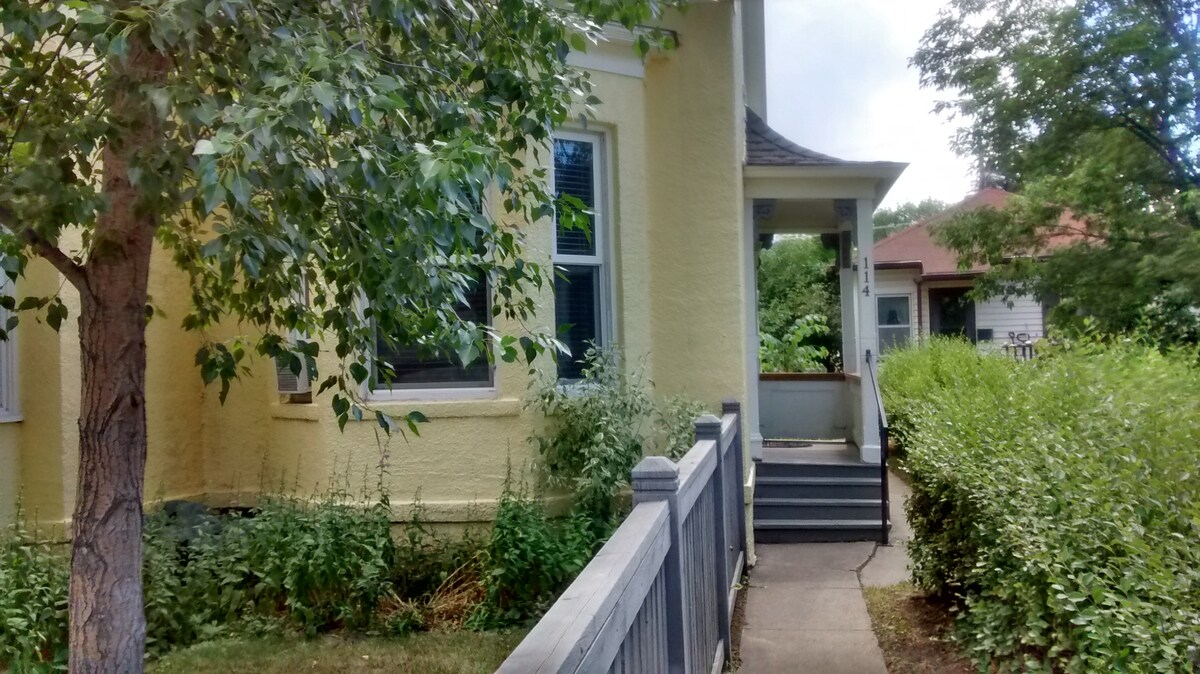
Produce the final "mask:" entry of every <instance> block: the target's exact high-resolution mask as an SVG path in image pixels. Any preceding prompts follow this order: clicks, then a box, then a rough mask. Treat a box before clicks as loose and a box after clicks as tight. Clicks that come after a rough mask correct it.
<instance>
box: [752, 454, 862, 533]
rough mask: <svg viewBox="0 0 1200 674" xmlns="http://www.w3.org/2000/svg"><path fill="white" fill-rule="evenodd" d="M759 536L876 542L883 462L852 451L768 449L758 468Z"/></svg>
mask: <svg viewBox="0 0 1200 674" xmlns="http://www.w3.org/2000/svg"><path fill="white" fill-rule="evenodd" d="M755 470H756V474H757V479H756V480H755V488H754V539H755V540H756V541H759V542H762V543H823V542H843V541H877V540H879V538H880V527H881V523H880V519H881V518H880V509H881V507H882V500H881V499H882V495H883V490H882V487H881V485H880V481H879V466H878V465H876V464H867V463H861V462H859V461H858V460H857V457H853V456H852V455H851V454H850V453H849V452H846V453H845V454H844V455H843V454H840V453H839V454H831V453H830V452H827V451H826V452H820V453H818V452H805V450H802V449H799V450H775V451H768V452H766V455H765V456H764V460H763V461H761V462H759V463H758V465H757V467H756V469H755Z"/></svg>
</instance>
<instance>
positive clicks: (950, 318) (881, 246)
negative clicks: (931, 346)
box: [874, 188, 1048, 350]
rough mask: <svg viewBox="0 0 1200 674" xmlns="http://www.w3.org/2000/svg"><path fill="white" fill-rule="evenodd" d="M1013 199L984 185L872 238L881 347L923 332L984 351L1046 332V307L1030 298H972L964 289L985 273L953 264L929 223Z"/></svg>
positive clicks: (953, 258)
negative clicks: (965, 341) (909, 223)
mask: <svg viewBox="0 0 1200 674" xmlns="http://www.w3.org/2000/svg"><path fill="white" fill-rule="evenodd" d="M1011 196H1012V194H1010V193H1009V192H1005V191H1004V190H1000V189H994V188H989V189H983V190H980V191H978V192H976V193H975V194H972V195H971V196H969V197H967V198H966V199H965V200H963V201H962V202H961V203H959V204H957V205H955V206H953V207H952V208H950V209H948V210H947V211H946V212H945V213H942V214H939V215H936V216H933V217H931V218H927V219H926V220H923V221H921V222H919V223H917V224H915V225H913V226H911V227H907V228H905V229H902V230H900V231H899V232H896V233H894V234H892V235H891V236H888V237H887V238H885V239H882V240H880V241H878V242H876V243H875V254H874V256H875V260H874V266H875V305H876V311H877V314H876V316H877V321H878V329H879V343H880V347H881V349H883V350H886V349H888V348H889V347H892V346H896V345H903V344H908V343H909V342H912V341H915V340H919V339H921V338H923V337H926V336H928V335H961V336H963V337H966V338H967V339H969V340H971V341H972V342H975V343H977V344H979V345H981V346H983V347H985V348H988V347H1001V346H1002V345H1004V344H1009V343H1012V341H1013V337H1017V338H1020V339H1021V340H1022V341H1033V340H1037V339H1039V338H1041V337H1043V336H1045V334H1046V330H1045V319H1046V312H1047V309H1048V307H1046V306H1043V305H1042V304H1041V303H1039V302H1038V301H1037V300H1035V299H1034V298H1032V297H1012V298H1009V299H1008V301H1005V299H1004V298H1002V297H992V298H990V299H988V300H986V301H982V302H978V301H975V300H973V299H971V298H970V297H969V296H968V293H969V292H970V291H971V289H972V288H974V286H975V279H976V278H978V277H979V275H980V274H982V273H984V272H985V271H987V267H986V266H982V265H976V266H974V267H972V268H970V269H965V270H964V269H959V266H958V256H957V255H956V254H955V253H954V252H953V251H951V250H949V249H947V248H945V247H944V246H942V245H941V244H939V243H938V242H937V241H935V240H934V237H933V234H932V233H931V232H930V227H931V226H933V225H936V224H937V223H939V222H941V221H943V220H944V219H945V218H947V217H948V216H949V215H951V214H953V213H958V212H962V211H969V210H976V209H983V208H994V209H1001V208H1003V207H1004V204H1005V202H1007V201H1008V199H1009V198H1010V197H1011Z"/></svg>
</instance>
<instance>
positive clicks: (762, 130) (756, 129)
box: [746, 108, 860, 166]
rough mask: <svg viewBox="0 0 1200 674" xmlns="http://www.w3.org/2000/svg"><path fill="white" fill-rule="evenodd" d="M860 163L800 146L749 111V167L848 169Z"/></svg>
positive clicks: (747, 111)
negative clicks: (846, 166) (828, 167)
mask: <svg viewBox="0 0 1200 674" xmlns="http://www.w3.org/2000/svg"><path fill="white" fill-rule="evenodd" d="M857 163H860V162H853V161H847V160H845V159H838V158H837V157H831V156H829V155H827V154H821V153H820V152H815V151H813V150H810V149H808V148H806V147H802V146H800V145H797V144H795V143H793V142H792V141H790V140H788V139H787V138H784V137H783V135H781V134H780V133H779V132H778V131H776V130H774V129H772V128H771V127H769V126H767V123H766V122H765V121H763V119H762V117H759V116H758V115H757V114H756V113H755V112H754V111H753V110H751V109H750V108H746V165H747V166H845V165H849V164H857Z"/></svg>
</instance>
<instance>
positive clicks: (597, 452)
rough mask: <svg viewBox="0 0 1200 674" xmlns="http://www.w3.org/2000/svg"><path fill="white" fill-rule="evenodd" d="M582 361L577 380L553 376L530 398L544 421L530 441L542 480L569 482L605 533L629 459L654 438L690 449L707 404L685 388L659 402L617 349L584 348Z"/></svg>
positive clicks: (660, 446) (671, 450)
mask: <svg viewBox="0 0 1200 674" xmlns="http://www.w3.org/2000/svg"><path fill="white" fill-rule="evenodd" d="M584 363H585V364H584V368H583V380H582V381H580V382H578V383H575V384H571V385H569V386H562V385H560V384H559V382H558V381H557V380H553V381H548V382H545V383H543V384H542V385H541V387H540V388H539V389H537V390H536V392H535V394H534V397H533V399H532V400H531V401H530V402H529V405H530V406H531V407H533V408H535V409H537V410H538V411H539V412H541V413H542V414H544V415H545V416H546V420H547V424H546V428H545V429H544V430H543V431H541V432H540V433H538V434H536V435H534V436H533V438H531V441H532V442H533V443H534V445H535V446H536V447H537V448H538V452H539V454H540V456H541V467H542V476H543V478H544V480H545V481H546V484H547V486H549V487H552V488H564V489H567V490H569V491H570V492H571V493H572V494H573V495H574V498H575V507H576V508H577V509H579V510H580V511H581V512H582V513H583V514H585V515H587V516H588V517H590V518H591V520H592V522H593V525H594V526H593V531H594V532H595V533H596V535H597V536H599V537H601V538H603V537H605V536H607V535H608V531H609V530H610V529H606V528H605V527H606V526H607V525H608V524H609V523H610V522H611V521H612V519H613V517H614V516H615V514H616V512H615V510H614V507H613V504H614V498H615V497H616V495H617V494H618V493H619V492H620V490H621V489H622V488H623V487H626V486H628V484H629V475H630V472H631V471H632V470H633V467H634V466H635V465H637V462H638V461H640V460H641V459H642V457H643V456H645V455H646V453H647V450H648V449H654V448H655V445H656V444H657V450H658V452H659V453H661V454H665V455H667V456H671V457H678V456H682V455H683V454H684V453H685V452H687V450H688V448H690V447H691V446H692V444H694V442H695V433H694V429H692V428H690V426H691V424H692V422H693V421H694V420H695V417H696V416H699V415H700V414H701V413H703V410H704V406H703V404H701V403H699V402H697V401H695V400H692V399H690V398H687V397H686V396H672V397H668V398H666V399H665V400H664V401H663V402H662V403H661V404H656V403H655V402H654V399H653V397H652V395H651V393H650V389H649V387H648V386H647V385H646V383H645V377H644V376H643V373H642V370H641V368H640V367H632V368H630V370H627V369H626V368H625V367H624V365H625V363H624V361H623V359H622V357H621V352H620V351H619V350H617V349H614V348H595V347H592V348H589V349H588V351H587V353H586V354H584ZM689 415H690V416H689ZM655 429H657V431H658V435H659V437H658V438H657V443H656V442H655V441H656V438H654V437H652V435H653V431H654V430H655Z"/></svg>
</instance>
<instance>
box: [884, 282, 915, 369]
mask: <svg viewBox="0 0 1200 674" xmlns="http://www.w3.org/2000/svg"><path fill="white" fill-rule="evenodd" d="M875 306H876V309H877V312H878V313H877V317H876V320H877V323H876V326H877V329H878V331H879V353H881V354H883V353H887V352H888V351H889V350H890V349H893V348H896V347H902V346H905V345H907V344H908V343H909V341H911V340H912V296H911V295H877V296H876V297H875Z"/></svg>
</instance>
